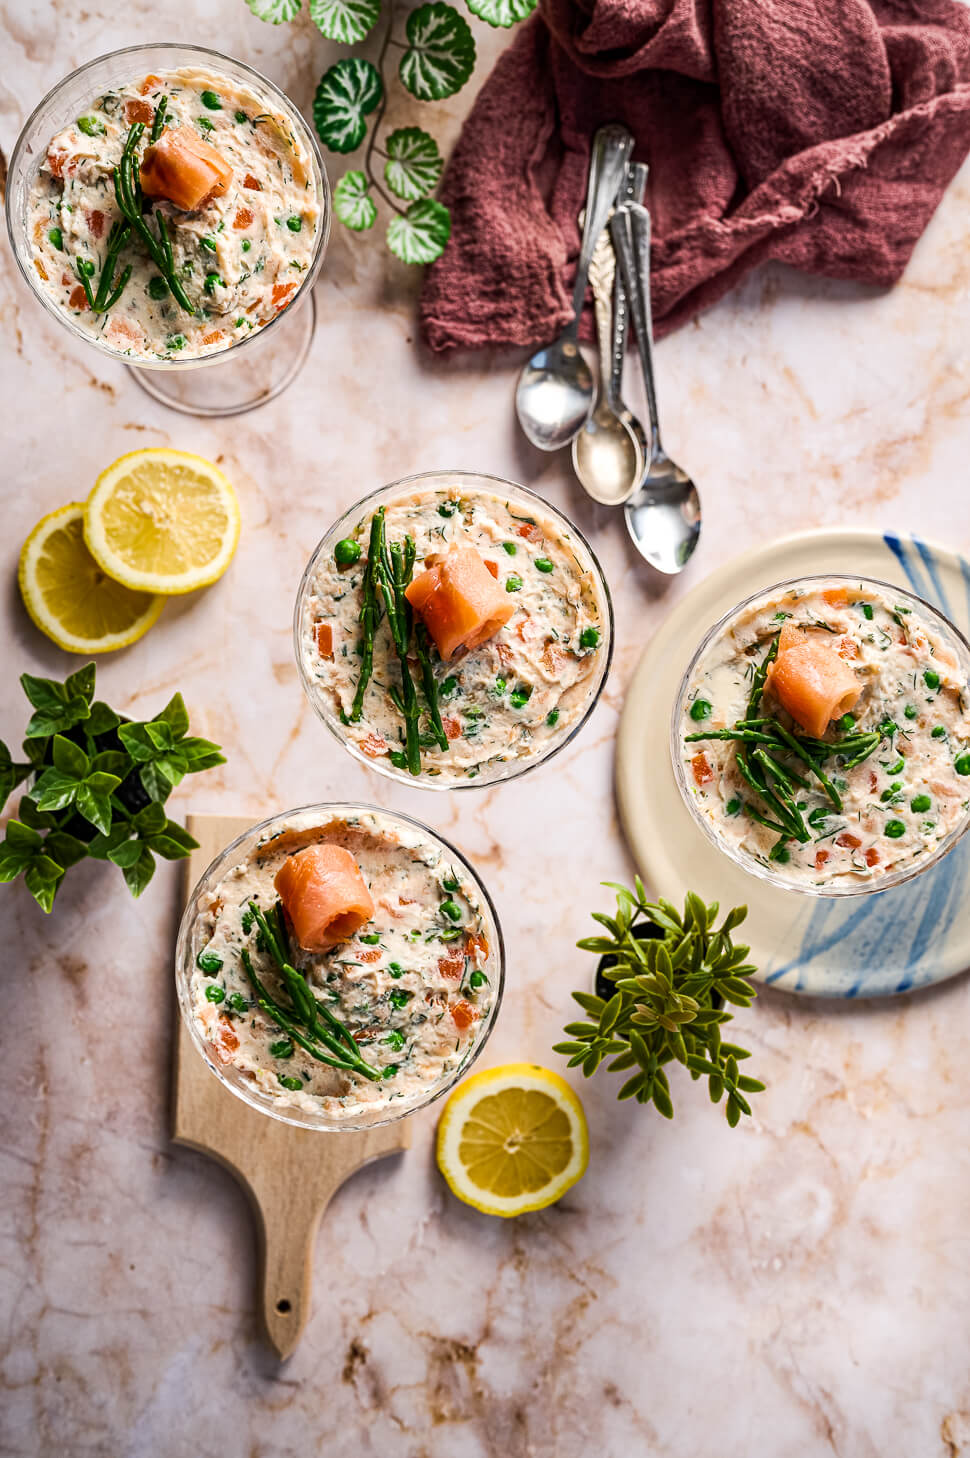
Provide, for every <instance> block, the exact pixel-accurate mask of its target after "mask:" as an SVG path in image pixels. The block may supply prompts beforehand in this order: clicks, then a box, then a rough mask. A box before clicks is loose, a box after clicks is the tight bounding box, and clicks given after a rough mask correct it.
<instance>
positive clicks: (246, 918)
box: [240, 911, 256, 937]
mask: <svg viewBox="0 0 970 1458" xmlns="http://www.w3.org/2000/svg"><path fill="white" fill-rule="evenodd" d="M255 920H256V918H255V916H254V915H253V913H252V912H251V911H244V912H243V914H242V916H241V918H240V925H241V926H242V929H243V936H244V937H248V936H249V933H250V932H251V931H252V929H253V922H254V921H255Z"/></svg>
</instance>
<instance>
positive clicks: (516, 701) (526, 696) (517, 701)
mask: <svg viewBox="0 0 970 1458" xmlns="http://www.w3.org/2000/svg"><path fill="white" fill-rule="evenodd" d="M531 697H532V685H531V683H520V684H519V686H518V688H517V689H516V690H515V692H514V693H513V694H510V695H509V703H510V704H511V705H512V707H513V709H524V708H525V706H526V704H527V703H528V702H529V700H530V699H531Z"/></svg>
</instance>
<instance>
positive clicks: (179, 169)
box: [138, 127, 232, 213]
mask: <svg viewBox="0 0 970 1458" xmlns="http://www.w3.org/2000/svg"><path fill="white" fill-rule="evenodd" d="M138 175H139V177H140V178H141V185H142V191H143V192H144V194H145V196H146V197H164V198H167V199H168V201H169V202H171V203H174V204H175V206H176V207H177V208H181V209H182V211H183V212H187V213H191V212H195V211H196V210H197V209H198V208H201V207H204V206H205V204H206V203H207V202H211V201H212V199H213V198H214V197H221V196H222V195H223V193H224V192H225V191H226V190H227V188H228V187H229V184H230V182H231V181H232V168H231V167H230V166H229V163H228V162H227V161H226V159H225V157H223V155H222V153H221V152H219V151H217V150H216V148H215V147H213V146H212V144H211V143H210V142H207V141H206V140H205V138H204V137H200V136H199V134H198V132H196V131H194V130H193V128H192V127H176V128H175V129H174V130H173V129H172V128H170V127H166V128H165V130H164V131H163V132H162V135H161V136H160V137H159V139H158V141H157V142H155V143H154V144H153V145H152V146H151V147H146V149H145V155H144V156H143V157H142V159H141V167H140V169H139V174H138Z"/></svg>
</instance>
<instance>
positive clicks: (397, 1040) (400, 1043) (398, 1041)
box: [381, 1028, 404, 1052]
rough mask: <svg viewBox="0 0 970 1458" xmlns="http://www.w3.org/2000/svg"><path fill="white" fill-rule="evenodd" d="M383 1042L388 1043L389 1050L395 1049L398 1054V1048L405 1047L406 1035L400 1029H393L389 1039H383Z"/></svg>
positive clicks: (388, 1036)
mask: <svg viewBox="0 0 970 1458" xmlns="http://www.w3.org/2000/svg"><path fill="white" fill-rule="evenodd" d="M381 1042H382V1043H386V1044H387V1046H388V1047H389V1048H393V1049H394V1051H395V1052H397V1050H398V1048H403V1047H404V1034H403V1033H402V1032H401V1030H400V1029H399V1028H392V1029H391V1031H390V1032H389V1033H388V1035H387V1037H386V1038H382V1039H381Z"/></svg>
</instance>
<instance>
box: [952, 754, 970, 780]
mask: <svg viewBox="0 0 970 1458" xmlns="http://www.w3.org/2000/svg"><path fill="white" fill-rule="evenodd" d="M953 768H954V769H955V770H956V772H957V774H958V775H970V749H965V750H964V752H963V753H962V754H958V755H957V757H956V759H955V760H954V761H953Z"/></svg>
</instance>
